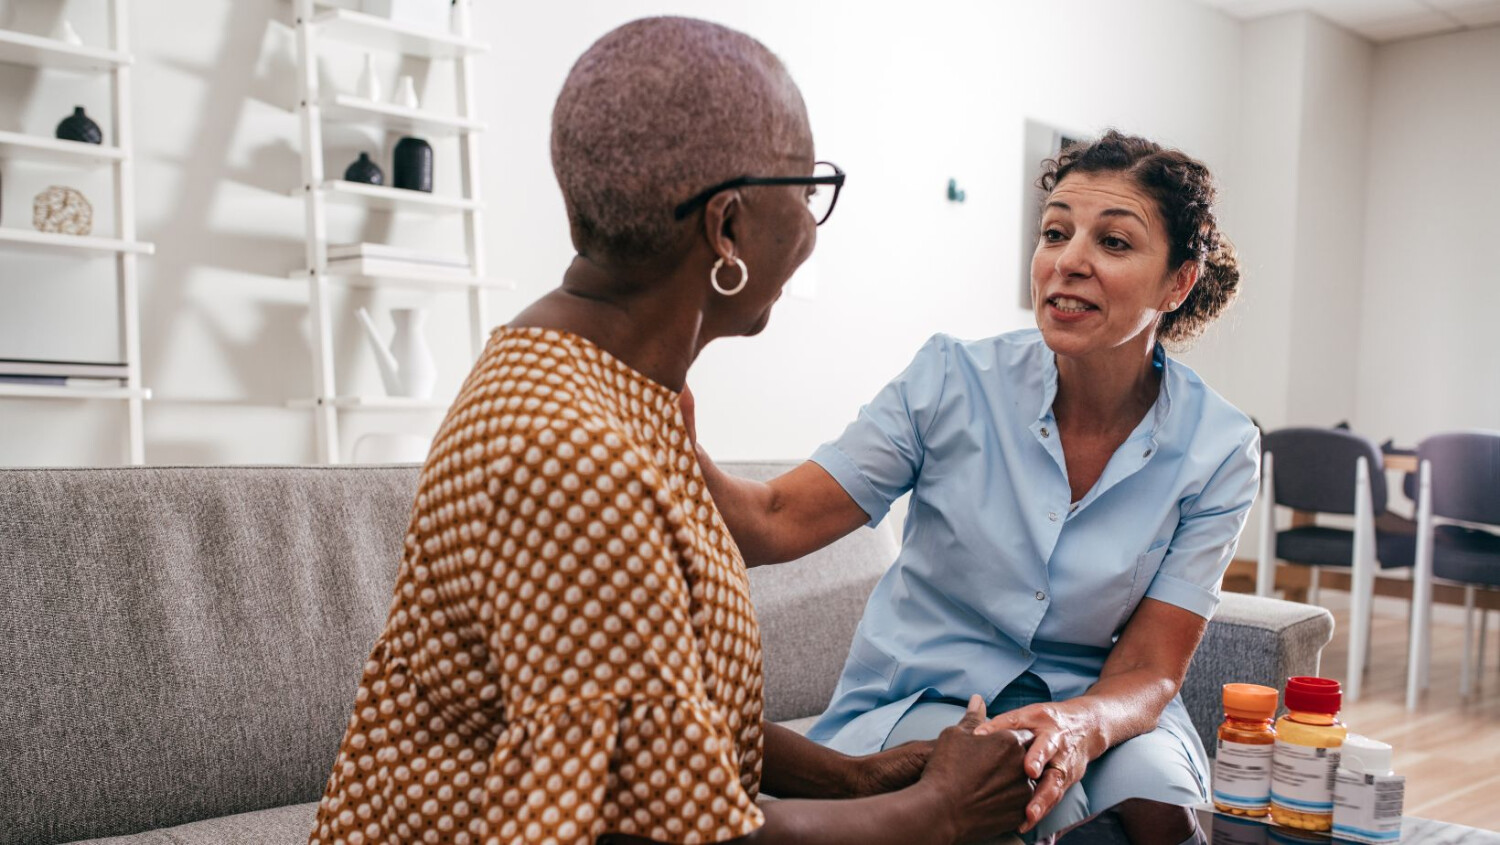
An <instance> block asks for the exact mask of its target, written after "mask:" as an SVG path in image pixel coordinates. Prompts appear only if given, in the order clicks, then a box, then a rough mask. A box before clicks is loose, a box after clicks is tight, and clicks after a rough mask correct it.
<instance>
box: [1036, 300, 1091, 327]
mask: <svg viewBox="0 0 1500 845" xmlns="http://www.w3.org/2000/svg"><path fill="white" fill-rule="evenodd" d="M1047 309H1048V311H1049V313H1051V315H1052V316H1053V317H1054V318H1055V319H1058V320H1062V321H1065V322H1076V321H1078V320H1084V319H1087V318H1088V317H1089V315H1090V314H1095V313H1098V311H1099V306H1097V305H1095V304H1093V303H1092V302H1089V301H1087V300H1083V299H1078V298H1077V297H1072V296H1061V295H1059V296H1049V297H1047Z"/></svg>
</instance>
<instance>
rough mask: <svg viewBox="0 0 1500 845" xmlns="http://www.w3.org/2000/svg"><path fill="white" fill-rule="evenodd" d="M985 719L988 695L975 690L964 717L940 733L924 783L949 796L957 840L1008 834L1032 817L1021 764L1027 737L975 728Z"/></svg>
mask: <svg viewBox="0 0 1500 845" xmlns="http://www.w3.org/2000/svg"><path fill="white" fill-rule="evenodd" d="M983 723H984V700H983V699H981V698H980V697H979V696H977V695H976V696H974V697H973V698H971V699H970V700H969V709H968V710H967V711H966V712H965V713H964V717H963V719H962V720H960V721H959V723H958V724H957V725H954V726H953V727H951V728H946V729H945V730H944V731H943V732H942V733H941V734H939V735H938V739H937V744H936V746H935V747H934V748H933V750H932V756H931V757H930V758H928V761H927V768H926V770H925V771H923V772H922V785H923V786H935V787H937V788H938V789H939V790H941V791H942V794H944V795H945V796H947V798H948V802H949V806H950V807H951V808H952V809H951V812H950V813H949V818H950V819H951V821H952V823H953V824H954V826H955V834H956V835H955V837H954V841H956V842H968V841H971V840H974V839H980V838H984V837H992V836H998V835H1000V834H1002V833H1009V832H1010V831H1013V830H1015V829H1016V828H1017V826H1018V825H1020V824H1021V823H1022V822H1024V821H1025V820H1026V819H1027V816H1026V811H1025V807H1026V803H1027V799H1029V798H1030V797H1031V784H1030V782H1029V781H1028V780H1027V779H1026V774H1025V772H1023V771H1022V768H1021V760H1022V757H1023V755H1024V754H1025V747H1024V744H1023V738H1022V737H1021V736H1020V735H1018V734H1017V733H1015V732H1014V731H1008V730H1004V729H995V730H991V731H989V732H988V733H986V734H984V735H981V734H977V733H975V732H974V731H975V728H978V727H979V726H980V725H981V724H983Z"/></svg>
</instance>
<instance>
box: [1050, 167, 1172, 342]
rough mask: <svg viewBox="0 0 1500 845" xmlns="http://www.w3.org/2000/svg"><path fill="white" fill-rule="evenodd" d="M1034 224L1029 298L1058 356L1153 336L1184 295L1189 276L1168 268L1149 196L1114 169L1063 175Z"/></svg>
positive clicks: (1162, 226)
mask: <svg viewBox="0 0 1500 845" xmlns="http://www.w3.org/2000/svg"><path fill="white" fill-rule="evenodd" d="M1041 229H1042V236H1041V240H1040V241H1039V242H1038V243H1037V247H1036V252H1035V254H1033V256H1032V258H1031V301H1032V305H1033V306H1034V307H1035V309H1036V322H1037V327H1038V328H1040V329H1041V330H1042V336H1043V338H1044V339H1045V340H1046V342H1047V345H1048V346H1049V347H1050V348H1051V349H1052V350H1053V351H1054V352H1056V353H1057V354H1059V355H1066V356H1070V357H1078V358H1082V357H1086V356H1089V355H1093V354H1097V353H1101V352H1108V351H1109V350H1113V349H1117V348H1120V347H1122V346H1124V345H1125V344H1126V343H1127V342H1128V341H1130V340H1132V339H1134V338H1139V337H1143V336H1144V337H1146V338H1147V339H1148V340H1150V339H1152V335H1151V334H1150V332H1151V331H1152V329H1153V328H1154V326H1155V324H1156V320H1157V318H1158V317H1159V315H1160V314H1161V313H1162V312H1163V311H1167V310H1170V308H1171V307H1173V303H1180V302H1181V301H1182V300H1183V299H1185V298H1186V296H1187V291H1188V290H1189V289H1190V288H1191V287H1192V282H1193V281H1194V280H1195V278H1194V277H1193V276H1192V274H1191V273H1190V272H1189V270H1188V269H1186V268H1184V269H1182V270H1181V271H1180V272H1170V271H1169V269H1168V267H1167V259H1168V257H1169V254H1170V244H1169V241H1168V236H1167V230H1166V223H1165V221H1164V220H1162V217H1161V215H1160V213H1159V212H1158V211H1157V207H1156V202H1155V201H1154V200H1152V199H1151V198H1150V197H1149V196H1147V195H1146V194H1144V193H1143V192H1142V191H1141V190H1140V189H1138V188H1137V187H1136V186H1135V184H1134V183H1133V182H1131V181H1130V179H1129V178H1127V177H1125V176H1123V175H1121V174H1115V173H1072V174H1069V175H1068V176H1066V177H1064V178H1063V180H1062V181H1061V182H1059V183H1058V184H1057V186H1056V187H1055V188H1053V190H1052V194H1051V195H1050V196H1049V197H1047V203H1046V206H1045V207H1044V208H1043V209H1042V225H1041ZM1174 269H1176V268H1174ZM1184 281H1185V284H1184Z"/></svg>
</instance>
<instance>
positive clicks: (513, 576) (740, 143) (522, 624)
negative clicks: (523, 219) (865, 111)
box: [311, 18, 1030, 845]
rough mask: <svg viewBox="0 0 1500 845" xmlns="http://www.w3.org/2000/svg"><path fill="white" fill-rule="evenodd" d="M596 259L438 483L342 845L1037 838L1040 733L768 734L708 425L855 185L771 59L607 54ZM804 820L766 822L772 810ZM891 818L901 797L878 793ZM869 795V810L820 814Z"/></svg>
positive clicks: (575, 110) (578, 178)
mask: <svg viewBox="0 0 1500 845" xmlns="http://www.w3.org/2000/svg"><path fill="white" fill-rule="evenodd" d="M552 156H553V166H554V168H555V170H556V172H557V178H558V182H559V184H560V185H561V187H562V192H563V198H564V200H565V203H566V206H567V211H568V217H569V222H570V224H571V229H572V236H573V242H574V244H575V245H576V247H577V250H578V256H577V257H576V258H575V259H574V261H573V263H572V265H571V266H570V267H569V268H568V269H567V271H566V272H565V273H564V274H563V279H562V285H561V286H560V287H558V288H557V289H556V290H554V291H552V292H551V293H548V294H547V295H545V296H543V297H542V298H541V299H539V300H537V301H536V302H535V303H533V304H532V305H531V306H530V307H528V308H527V309H525V310H524V311H522V312H521V314H520V315H518V316H517V317H516V318H515V320H514V321H512V323H511V324H510V325H509V326H506V327H504V328H502V329H500V330H498V331H496V332H495V334H494V336H493V337H492V339H491V340H490V343H489V345H488V347H487V348H486V350H485V352H484V354H483V355H482V356H481V358H480V360H479V362H478V363H477V364H476V365H475V367H474V371H473V373H472V374H471V375H470V376H469V378H468V380H467V382H466V383H465V384H464V387H463V389H462V391H461V392H460V394H459V397H458V400H457V402H456V403H455V405H454V407H453V408H452V410H451V411H450V412H449V414H448V417H447V420H446V421H445V422H444V424H443V426H442V428H441V430H440V431H439V433H438V435H437V439H436V441H435V443H434V445H433V448H432V453H431V455H430V457H429V458H428V460H427V464H426V466H425V467H424V468H423V471H422V475H421V482H420V488H419V490H418V494H417V499H416V505H415V508H414V511H413V514H412V519H411V525H410V528H409V530H408V533H407V536H406V552H405V557H404V560H403V562H402V565H401V567H400V570H399V572H398V574H397V579H396V592H395V600H394V602H393V604H392V607H391V612H390V617H389V621H388V622H387V624H386V627H385V630H384V632H383V633H382V634H381V636H380V638H379V640H378V641H377V642H376V643H375V646H374V649H373V650H372V651H371V653H370V657H369V661H368V662H367V664H366V666H365V670H364V676H363V679H362V680H361V682H360V685H359V690H358V693H357V695H356V697H355V705H354V712H353V715H352V716H351V718H350V721H349V727H348V730H347V732H346V734H345V736H344V740H343V743H342V747H341V749H340V751H339V756H338V761H337V762H336V764H335V766H334V770H333V774H332V776H331V777H330V779H329V782H328V787H327V791H326V794H325V795H324V797H323V800H322V802H321V803H320V805H319V809H318V818H317V826H316V829H315V830H314V832H313V834H312V837H311V841H312V842H314V843H335V842H344V843H350V844H351V845H353V843H361V842H364V843H393V842H453V843H465V842H470V843H479V842H504V843H511V842H537V843H542V842H547V843H552V842H556V843H592V842H595V841H598V840H600V839H601V838H604V839H612V840H617V841H658V842H673V843H676V842H722V841H727V840H731V839H733V840H736V841H744V842H747V843H748V842H760V841H769V842H806V843H815V842H865V843H876V842H891V843H897V842H900V843H907V842H916V841H922V842H950V841H959V840H966V839H971V838H973V837H974V836H976V835H985V834H988V833H992V832H995V831H997V830H1001V829H1004V828H1007V827H1013V826H1014V825H1017V824H1019V823H1020V821H1021V809H1022V807H1024V805H1025V803H1026V800H1027V798H1028V796H1029V795H1030V787H1029V786H1028V784H1027V783H1026V781H1025V779H1024V778H1023V777H1021V776H1020V769H1019V767H1020V759H1021V754H1022V746H1021V736H1020V735H1019V734H1017V733H1012V732H1009V731H1006V732H1004V733H1003V734H1001V735H994V736H978V735H976V734H975V733H974V732H973V728H974V727H976V726H977V725H978V724H979V723H980V722H981V720H982V716H983V708H982V706H981V705H980V703H979V702H978V699H976V700H975V702H974V704H973V706H971V708H970V711H969V712H968V715H967V717H966V720H965V724H964V729H959V730H951V731H947V732H945V733H943V735H942V736H941V737H940V738H939V739H938V741H937V742H936V744H935V745H934V744H931V743H918V744H912V745H908V746H905V747H903V748H901V749H896V750H893V751H890V752H885V753H877V754H873V755H870V756H867V757H863V758H860V759H855V758H852V757H849V756H846V755H844V754H841V753H837V752H833V751H830V750H828V749H826V748H823V747H822V746H819V745H817V744H815V743H813V742H810V741H809V740H806V739H804V738H802V737H801V736H798V735H797V734H795V733H792V732H790V731H788V730H786V729H783V728H780V727H778V726H776V725H774V724H767V723H764V722H763V721H762V718H761V713H762V694H761V691H762V682H761V651H760V636H759V631H758V629H757V627H756V622H755V611H754V608H753V606H752V605H751V601H750V595H749V585H748V583H747V580H746V576H745V569H744V564H743V561H742V559H741V557H740V554H739V552H738V550H737V549H736V548H735V546H734V544H733V542H732V541H731V540H730V538H729V534H728V532H727V530H725V527H724V524H723V522H722V520H721V518H720V517H719V515H718V512H717V510H716V509H715V507H714V503H713V500H712V499H710V498H709V495H708V492H707V488H706V486H705V484H704V483H703V477H702V475H701V474H700V471H699V467H698V464H697V460H696V457H695V454H694V447H693V443H692V441H691V439H690V436H689V433H688V431H687V429H686V428H685V425H684V421H683V417H682V414H681V412H680V411H679V394H678V391H679V390H681V389H682V386H683V383H684V379H685V378H686V375H687V371H688V367H689V365H690V364H691V363H692V362H693V360H694V358H695V357H696V356H697V355H698V353H699V351H701V350H702V349H703V347H704V345H705V344H707V343H708V342H709V341H711V340H713V339H715V338H718V337H724V336H730V335H749V334H754V333H756V332H758V331H759V330H760V329H761V328H762V327H763V326H764V325H765V323H766V320H767V317H768V315H769V313H770V310H771V306H772V304H773V303H774V302H775V301H776V298H777V297H778V296H779V295H780V293H781V288H782V285H784V284H785V283H786V281H787V279H788V278H789V277H790V276H791V274H792V272H793V270H794V269H795V268H796V267H797V265H798V264H800V263H801V262H802V261H804V260H805V259H806V258H807V256H808V254H809V253H810V252H811V251H812V249H813V244H814V242H815V240H816V229H817V225H818V224H819V223H821V222H822V221H823V220H824V219H825V218H826V217H827V215H828V213H830V212H831V210H832V200H833V197H834V196H836V195H837V189H838V188H839V186H840V185H841V184H842V180H843V177H842V174H841V173H839V172H837V171H836V169H832V168H830V169H829V171H828V173H827V174H826V175H825V174H821V173H819V170H820V168H819V167H818V166H816V165H815V164H814V161H813V144H812V135H811V132H810V131H809V127H808V120H807V114H806V111H805V109H804V107H803V104H802V98H801V95H800V94H799V93H798V91H797V87H796V86H795V85H794V84H793V83H792V80H791V78H790V77H789V76H788V75H787V73H786V70H785V69H784V68H783V67H782V65H781V63H780V62H779V61H777V60H776V58H775V57H774V56H773V55H772V54H771V53H770V52H768V51H767V50H766V49H765V48H764V47H763V46H761V45H760V44H759V43H757V42H756V41H754V40H752V39H750V38H749V37H747V36H745V35H742V34H740V33H737V32H734V31H732V30H728V29H725V28H723V27H720V26H715V25H713V24H709V23H704V22H701V21H693V20H687V19H681V18H657V19H651V20H644V21H638V22H635V23H632V24H628V25H626V26H623V27H621V28H619V29H617V30H615V31H614V32H611V33H609V34H608V35H606V36H605V37H604V38H602V39H601V40H600V41H599V42H597V43H596V44H594V45H593V46H592V47H591V48H590V49H589V50H588V52H586V53H585V54H584V55H583V57H582V58H580V59H579V60H578V63H577V64H576V65H575V67H574V68H573V70H572V72H571V74H570V75H569V76H568V79H567V82H566V84H565V85H564V87H563V90H562V93H561V94H560V96H559V97H558V101H557V106H556V109H555V112H554V115H553V138H552ZM762 787H764V789H765V790H766V791H768V792H771V793H773V794H775V795H777V796H780V797H782V798H808V799H815V800H803V801H798V800H786V801H778V802H774V803H771V804H770V805H769V806H766V807H761V806H759V805H758V804H757V802H756V797H757V793H758V792H759V791H760V790H761V788H762ZM880 793H885V794H880ZM816 799H849V800H816Z"/></svg>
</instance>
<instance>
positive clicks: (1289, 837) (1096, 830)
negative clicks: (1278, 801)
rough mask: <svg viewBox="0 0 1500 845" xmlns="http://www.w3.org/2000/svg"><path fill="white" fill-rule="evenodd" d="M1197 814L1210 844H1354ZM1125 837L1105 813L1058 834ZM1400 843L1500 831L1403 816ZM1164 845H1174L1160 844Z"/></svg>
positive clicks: (1071, 840) (1488, 837)
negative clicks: (1067, 831) (1076, 828)
mask: <svg viewBox="0 0 1500 845" xmlns="http://www.w3.org/2000/svg"><path fill="white" fill-rule="evenodd" d="M1192 809H1193V810H1194V811H1195V812H1196V813H1197V815H1198V826H1199V827H1200V828H1201V829H1202V830H1203V834H1204V836H1205V837H1206V838H1205V839H1204V841H1205V842H1208V843H1212V845H1303V843H1315V845H1354V843H1352V842H1350V841H1349V840H1347V839H1337V838H1334V837H1331V836H1329V835H1328V834H1326V833H1311V832H1308V831H1305V830H1293V829H1292V828H1287V827H1277V826H1275V825H1272V824H1271V823H1270V822H1269V820H1264V819H1247V818H1243V817H1240V816H1229V815H1224V814H1222V813H1216V812H1214V809H1213V805H1211V804H1201V805H1198V806H1195V807H1193V808H1192ZM1126 841H1127V840H1126V839H1125V837H1124V834H1123V832H1121V830H1120V828H1119V823H1118V822H1115V821H1114V820H1113V819H1112V818H1111V817H1110V814H1109V813H1108V812H1106V813H1105V814H1104V816H1102V817H1101V818H1100V819H1098V820H1096V821H1095V822H1093V823H1090V824H1088V825H1085V826H1084V827H1082V828H1079V829H1078V830H1076V831H1074V832H1072V833H1068V834H1065V835H1063V836H1061V837H1058V842H1059V843H1060V844H1061V845H1105V843H1123V842H1126ZM1401 843H1402V845H1500V833H1497V832H1495V831H1492V830H1480V829H1479V828H1474V827H1465V826H1463V825H1461V824H1450V823H1448V822H1440V821H1433V820H1432V819H1419V818H1413V817H1411V816H1407V817H1406V818H1404V819H1402V822H1401ZM1164 845H1176V843H1175V842H1173V843H1164Z"/></svg>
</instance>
